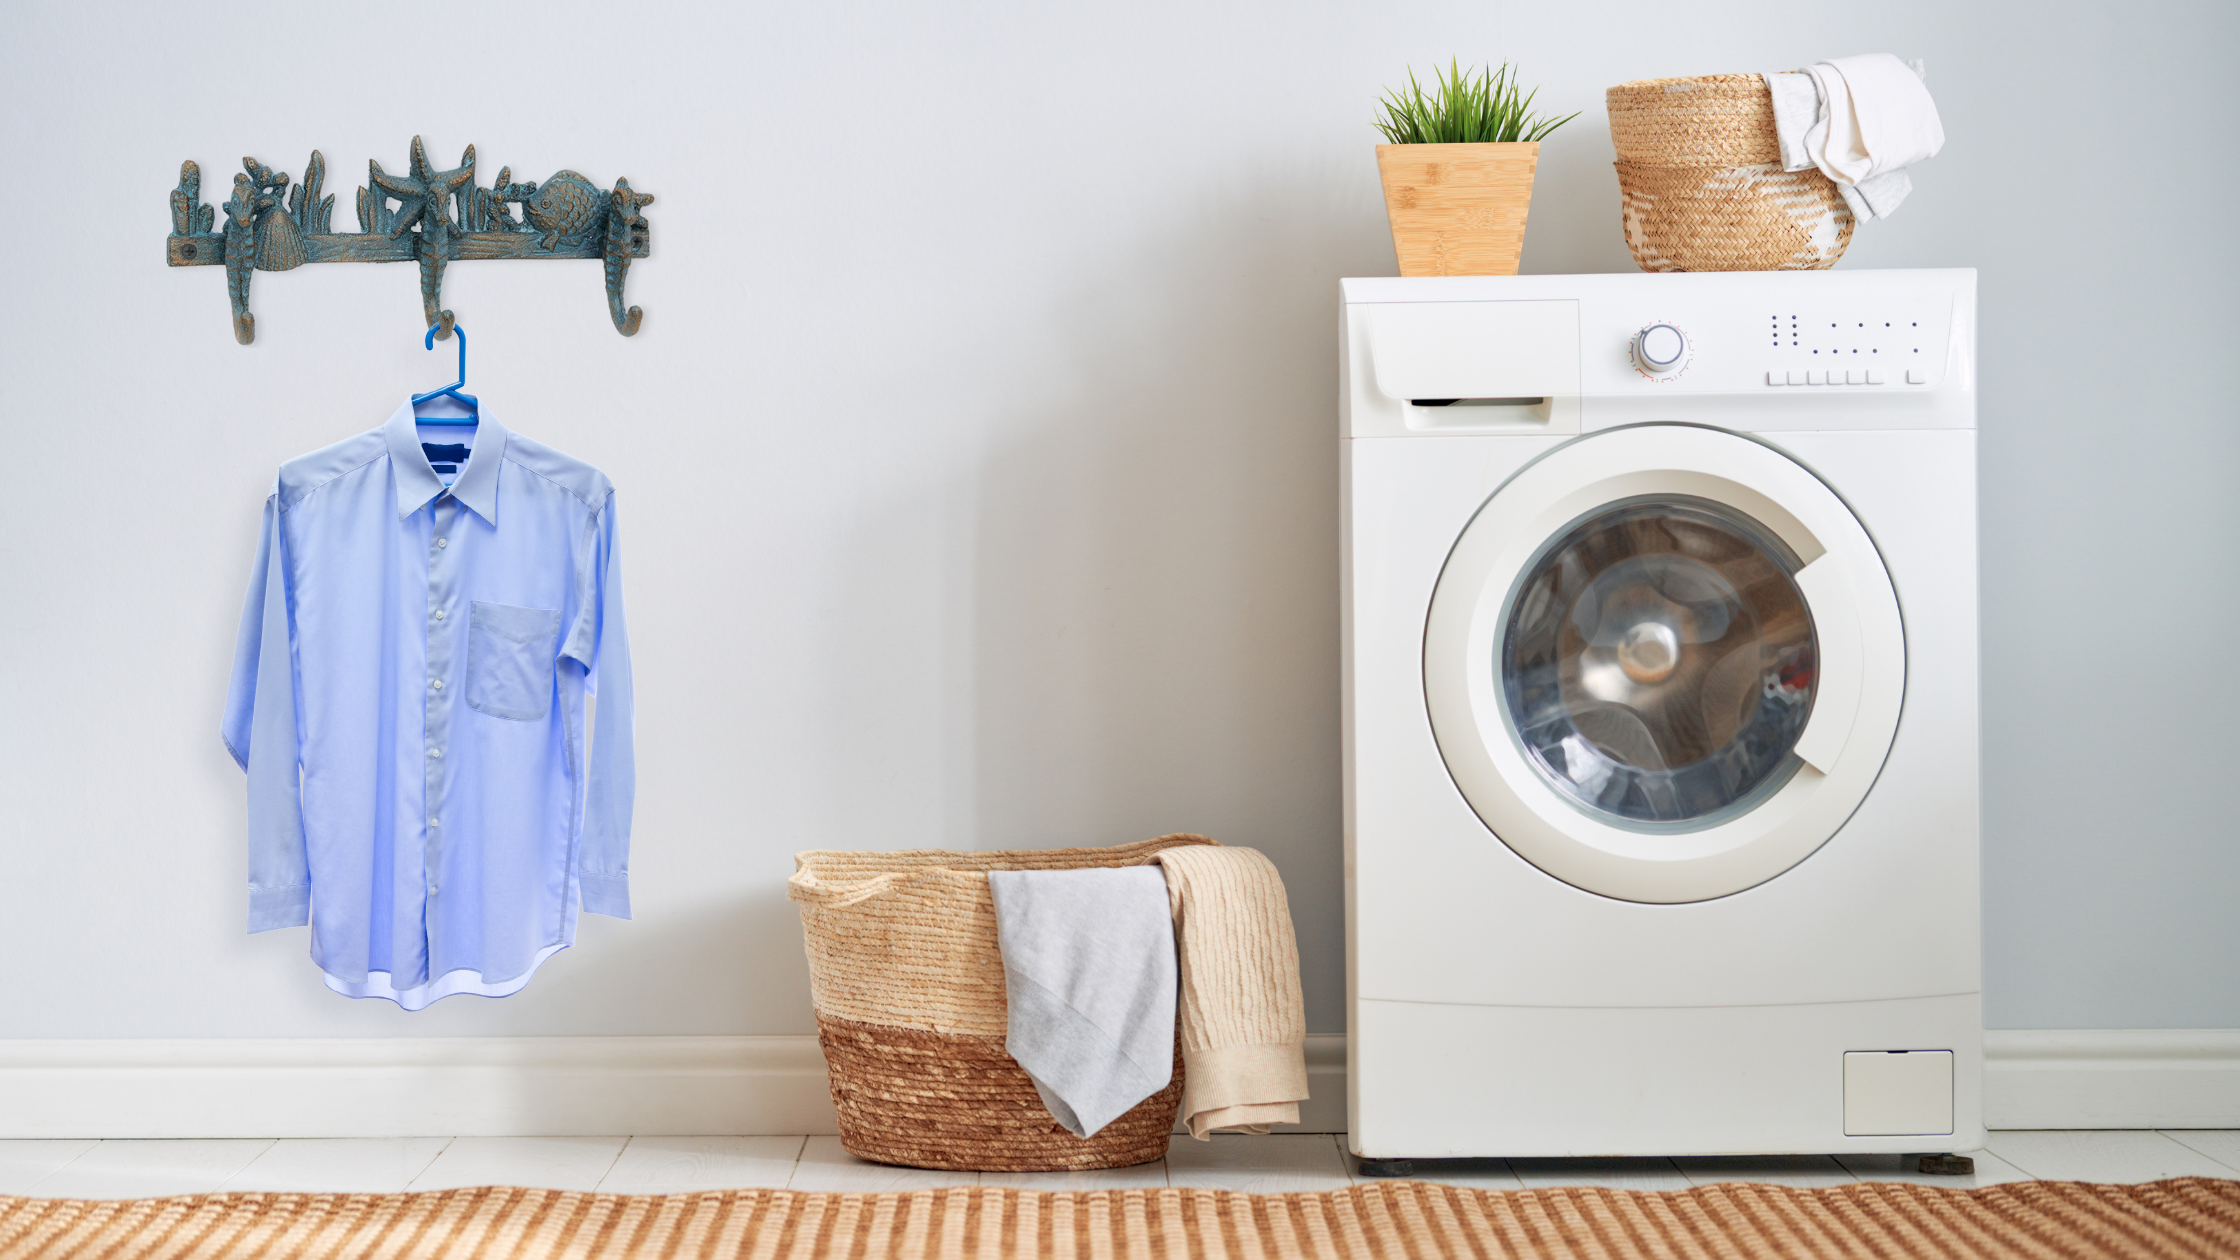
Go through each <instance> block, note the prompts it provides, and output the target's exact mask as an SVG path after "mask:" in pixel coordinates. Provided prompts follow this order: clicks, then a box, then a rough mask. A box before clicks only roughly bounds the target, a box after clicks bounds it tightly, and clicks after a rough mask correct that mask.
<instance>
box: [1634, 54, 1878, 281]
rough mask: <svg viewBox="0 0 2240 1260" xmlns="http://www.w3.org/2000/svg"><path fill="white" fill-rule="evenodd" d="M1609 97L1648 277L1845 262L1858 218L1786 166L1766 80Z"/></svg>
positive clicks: (1672, 84)
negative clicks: (1656, 273)
mask: <svg viewBox="0 0 2240 1260" xmlns="http://www.w3.org/2000/svg"><path fill="white" fill-rule="evenodd" d="M1606 99H1607V101H1608V103H1609V107H1610V141H1611V144H1612V146H1613V147H1614V148H1616V149H1617V151H1618V161H1617V167H1618V188H1619V191H1620V192H1621V193H1622V194H1623V195H1624V201H1625V225H1626V246H1627V248H1629V249H1631V250H1632V251H1633V260H1634V262H1636V263H1638V264H1640V266H1641V269H1642V270H1643V271H1820V270H1824V269H1826V268H1828V267H1832V266H1834V265H1835V262H1836V260H1837V259H1838V258H1841V257H1843V251H1844V250H1845V248H1847V247H1848V246H1849V245H1850V244H1851V229H1852V221H1851V209H1850V207H1849V206H1846V205H1845V204H1844V201H1843V196H1842V194H1840V193H1838V192H1837V191H1836V186H1835V182H1834V181H1833V180H1830V179H1829V178H1828V177H1827V176H1826V175H1823V174H1821V173H1820V172H1819V171H1816V170H1806V171H1784V170H1782V169H1781V147H1780V144H1779V142H1778V141H1777V140H1776V139H1775V138H1774V129H1773V97H1772V94H1771V93H1769V92H1768V91H1767V90H1766V81H1765V79H1764V78H1762V77H1761V76H1759V75H1755V74H1714V75H1708V76H1705V77H1702V78H1694V79H1640V80H1637V81H1635V82H1632V83H1621V84H1619V85H1618V86H1616V87H1614V88H1611V89H1610V90H1609V92H1608V93H1607V94H1606Z"/></svg>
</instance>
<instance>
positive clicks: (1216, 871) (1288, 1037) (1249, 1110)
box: [1158, 846, 1307, 1142]
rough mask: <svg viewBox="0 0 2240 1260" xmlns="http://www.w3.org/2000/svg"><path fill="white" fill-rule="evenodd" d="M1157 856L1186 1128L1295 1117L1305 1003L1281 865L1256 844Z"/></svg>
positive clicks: (1303, 1075)
mask: <svg viewBox="0 0 2240 1260" xmlns="http://www.w3.org/2000/svg"><path fill="white" fill-rule="evenodd" d="M1158 862H1159V865H1160V866H1162V867H1165V868H1166V872H1167V905H1168V908H1169V909H1170V910H1172V911H1173V913H1174V942H1175V955H1176V960H1177V961H1178V962H1179V963H1180V964H1181V976H1182V995H1181V1003H1182V1007H1181V1016H1182V1018H1181V1024H1182V1029H1181V1031H1182V1065H1183V1077H1182V1115H1183V1119H1184V1121H1185V1122H1186V1123H1187V1124H1188V1125H1189V1126H1190V1136H1191V1137H1194V1138H1197V1139H1198V1140H1199V1141H1201V1142H1202V1141H1208V1140H1210V1137H1209V1135H1210V1134H1211V1133H1212V1131H1213V1130H1215V1129H1243V1130H1245V1131H1246V1132H1248V1133H1266V1132H1267V1131H1268V1126H1269V1125H1271V1124H1297V1123H1298V1122H1299V1103H1300V1102H1301V1101H1303V1100H1304V1099H1305V1098H1306V1096H1307V1050H1306V1047H1307V1003H1306V997H1305V995H1304V994H1303V993H1302V992H1301V991H1300V988H1299V941H1298V938H1297V937H1296V936H1294V935H1293V934H1292V930H1291V904H1290V902H1289V901H1287V900H1286V899H1285V897H1284V893H1283V877H1282V876H1281V875H1279V874H1277V873H1276V867H1275V863H1273V862H1270V861H1269V860H1268V859H1267V857H1266V855H1264V854H1262V853H1260V852H1259V851H1258V850H1255V849H1232V848H1229V847H1226V846H1222V847H1211V846H1207V847H1198V846H1191V847H1186V848H1177V849H1166V850H1163V851H1161V852H1160V854H1159V858H1158Z"/></svg>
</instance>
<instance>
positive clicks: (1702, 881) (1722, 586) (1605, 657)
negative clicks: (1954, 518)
mask: <svg viewBox="0 0 2240 1260" xmlns="http://www.w3.org/2000/svg"><path fill="white" fill-rule="evenodd" d="M1904 656H1905V648H1904V635H1903V629H1902V625H1901V623H1900V620H1899V615H1898V607H1897V599H1896V596H1895V595H1894V593H1893V592H1892V590H1891V585H1890V579H1889V575H1888V573H1887V572H1886V571H1885V570H1884V569H1883V567H1882V562H1881V557H1880V555H1879V554H1878V553H1877V552H1876V550H1875V548H1874V545H1873V543H1872V541H1871V540H1870V539H1869V538H1868V537H1867V534H1866V531H1865V530H1864V529H1863V528H1862V527H1861V526H1860V524H1859V522H1858V521H1857V519H1856V518H1854V517H1853V516H1852V514H1851V512H1850V511H1849V509H1848V508H1846V507H1845V506H1844V504H1843V502H1842V500H1841V499H1839V498H1838V497H1837V496H1836V495H1835V493H1834V492H1833V491H1831V490H1830V489H1829V488H1828V487H1827V486H1826V485H1825V484H1824V483H1822V482H1821V481H1820V480H1819V479H1818V478H1817V477H1815V476H1814V475H1813V474H1812V473H1811V472H1809V471H1807V470H1806V469H1805V468H1803V467H1802V466H1801V465H1799V464H1797V463H1796V462H1795V461H1793V460H1791V459H1789V458H1788V457H1786V456H1784V455H1782V454H1780V453H1779V452H1777V451H1775V450H1773V449H1772V448H1770V447H1768V446H1766V445H1764V444H1762V443H1759V442H1756V441H1753V440H1750V439H1748V438H1744V437H1741V436H1738V435H1735V434H1732V433H1728V432H1725V431H1722V430H1716V429H1706V428H1699V427H1695V426H1684V425H1645V426H1640V427H1636V428H1628V429H1619V430H1614V431H1611V432H1608V433H1602V434H1597V435H1594V436H1591V437H1587V438H1583V439H1580V440H1579V441H1576V442H1573V443H1571V444H1569V445H1567V446H1564V447H1561V448H1559V449H1557V450H1556V451H1554V452H1553V453H1551V454H1550V455H1548V456H1547V457H1545V458H1543V459H1541V460H1540V461H1538V462H1536V463H1534V464H1533V465H1531V466H1530V467H1528V468H1526V469H1525V470H1524V471H1523V472H1521V473H1519V474H1518V475H1517V476H1516V477H1515V478H1513V479H1511V480H1510V482H1509V483H1508V484H1507V485H1504V486H1503V487H1502V488H1501V489H1500V490H1498V491H1496V492H1495V493H1494V495H1493V496H1492V497H1491V498H1489V499H1488V500H1487V501H1486V503H1485V504H1484V505H1483V506H1482V507H1481V508H1480V510H1479V512H1478V514H1477V516H1476V517H1475V518H1474V519H1473V520H1472V521H1471V523H1470V525H1469V527H1468V528H1467V529H1466V530H1465V531H1464V533H1463V535H1462V537H1461V539H1460V540H1459V541H1458V542H1457V544H1456V546H1455V549H1454V552H1453V554H1452V555H1451V556H1450V557H1449V559H1448V563H1447V566H1446V569H1445V571H1444V572H1443V573H1442V574H1441V576H1440V580H1439V586H1438V589H1437V592H1436V593H1435V594H1434V596H1433V599H1432V606H1431V614H1430V624H1429V628H1428V633H1427V634H1426V636H1425V650H1424V683H1425V700H1426V703H1427V707H1428V709H1429V711H1430V715H1431V720H1432V726H1433V730H1434V732H1435V733H1436V735H1437V737H1438V742H1439V748H1440V752H1441V754H1442V755H1443V756H1444V757H1445V759H1446V762H1447V766H1448V769H1449V771H1450V772H1451V773H1452V774H1453V776H1454V780H1455V783H1456V786H1458V787H1459V788H1460V789H1461V790H1462V793H1463V796H1464V797H1465V798H1466V799H1467V800H1468V801H1469V803H1470V805H1471V807H1472V808H1473V809H1474V810H1476V812H1477V813H1478V815H1479V817H1480V818H1481V819H1482V820H1483V821H1484V822H1485V824H1486V826H1487V827H1488V828H1489V829H1490V830H1491V831H1492V832H1493V834H1494V835H1496V836H1498V837H1499V838H1500V839H1501V840H1502V841H1503V842H1504V843H1506V844H1508V845H1509V847H1511V848H1512V849H1515V850H1516V851H1517V853H1518V854H1519V855H1521V856H1523V857H1524V858H1525V859H1526V860H1528V861H1530V862H1532V863H1533V864H1535V865H1537V866H1539V867H1540V868H1541V869H1542V870H1544V871H1546V872H1547V873H1549V874H1550V875H1553V876H1555V877H1556V878H1558V879H1562V880H1565V881H1567V882H1569V883H1572V884H1575V885H1577V886H1579V887H1581V888H1584V889H1587V890H1588V891H1591V892H1596V893H1601V894H1603V895H1605V896H1611V897H1619V898H1623V899H1626V900H1632V901H1652V902H1676V901H1697V900H1704V899H1707V898H1710V897H1718V896H1724V895H1727V894H1729V893H1733V892H1737V891H1740V890H1741V889H1744V888H1748V887H1751V886H1752V885H1755V884H1758V883H1761V882H1763V881H1764V880H1767V879H1771V878H1773V877H1774V876H1775V875H1778V874H1780V873H1781V872H1782V871H1785V870H1787V869H1789V868H1790V867H1792V866H1794V865H1795V864H1796V863H1798V862H1800V861H1802V860H1804V859H1805V858H1806V857H1807V856H1809V855H1810V854H1811V853H1812V852H1814V851H1815V850H1816V849H1818V848H1819V847H1820V846H1821V845H1822V844H1824V843H1826V842H1827V840H1828V839H1829V838H1830V837H1832V836H1833V835H1834V834H1835V833H1836V831H1837V830H1838V829H1839V828H1841V826H1842V825H1843V823H1844V821H1845V820H1846V819H1848V818H1849V817H1850V815H1851V814H1852V812H1853V811H1854V810H1855V809H1856V808H1857V807H1858V805H1859V802H1860V801H1861V800H1863V799H1864V798H1865V795H1866V792H1867V790H1868V789H1869V788H1870V787H1871V786H1872V785H1873V782H1874V778H1875V776H1876V775H1877V774H1878V773H1879V772H1880V770H1881V767H1882V762H1883V760H1884V758H1885V757H1886V756H1887V755H1888V752H1889V747H1890V741H1891V738H1892V737H1893V736H1894V734H1895V732H1896V726H1897V717H1898V710H1899V707H1900V705H1901V704H1902V702H1903V698H1904V686H1905V659H1904Z"/></svg>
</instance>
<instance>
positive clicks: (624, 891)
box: [580, 871, 630, 919]
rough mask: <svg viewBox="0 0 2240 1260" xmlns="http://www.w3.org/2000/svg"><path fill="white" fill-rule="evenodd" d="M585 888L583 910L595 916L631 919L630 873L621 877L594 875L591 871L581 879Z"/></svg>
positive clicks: (624, 873)
mask: <svg viewBox="0 0 2240 1260" xmlns="http://www.w3.org/2000/svg"><path fill="white" fill-rule="evenodd" d="M580 882H581V884H582V888H583V908H584V909H586V910H589V911H590V912H591V913H593V914H603V915H606V916H608V917H610V918H615V919H627V918H629V917H630V873H629V872H628V871H625V872H623V873H622V874H619V875H594V874H592V873H591V872H589V871H585V872H583V874H582V876H581V877H580Z"/></svg>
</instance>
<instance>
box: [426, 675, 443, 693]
mask: <svg viewBox="0 0 2240 1260" xmlns="http://www.w3.org/2000/svg"><path fill="white" fill-rule="evenodd" d="M428 685H429V686H431V687H433V688H435V689H436V690H437V691H441V690H443V680H442V679H441V678H438V679H436V680H435V681H434V682H431V683H429V684H428Z"/></svg>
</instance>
